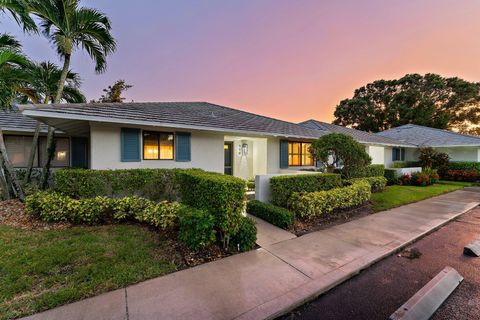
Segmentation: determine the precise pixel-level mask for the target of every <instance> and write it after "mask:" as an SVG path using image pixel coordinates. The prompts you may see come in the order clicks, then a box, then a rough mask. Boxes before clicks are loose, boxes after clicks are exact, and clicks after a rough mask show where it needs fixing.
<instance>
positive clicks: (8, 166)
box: [0, 129, 25, 201]
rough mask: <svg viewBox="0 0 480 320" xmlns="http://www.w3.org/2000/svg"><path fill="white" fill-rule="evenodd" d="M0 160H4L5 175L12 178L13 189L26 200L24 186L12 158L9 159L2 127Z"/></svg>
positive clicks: (0, 131)
mask: <svg viewBox="0 0 480 320" xmlns="http://www.w3.org/2000/svg"><path fill="white" fill-rule="evenodd" d="M0 162H3V167H4V169H5V175H6V176H7V177H8V180H10V183H11V185H12V189H13V191H14V192H15V193H16V196H17V197H18V198H19V199H20V200H21V201H23V200H25V194H24V193H23V190H22V187H21V186H20V184H19V183H18V180H17V175H16V173H15V169H14V168H13V166H12V163H11V162H10V160H8V155H7V148H6V147H5V141H4V140H3V131H2V129H0Z"/></svg>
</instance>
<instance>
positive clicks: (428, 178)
mask: <svg viewBox="0 0 480 320" xmlns="http://www.w3.org/2000/svg"><path fill="white" fill-rule="evenodd" d="M438 179H439V176H438V173H437V170H435V169H430V168H425V169H424V170H423V172H412V173H411V174H404V175H403V176H402V177H400V184H401V185H410V186H422V187H424V186H430V185H432V184H434V183H436V182H437V181H438Z"/></svg>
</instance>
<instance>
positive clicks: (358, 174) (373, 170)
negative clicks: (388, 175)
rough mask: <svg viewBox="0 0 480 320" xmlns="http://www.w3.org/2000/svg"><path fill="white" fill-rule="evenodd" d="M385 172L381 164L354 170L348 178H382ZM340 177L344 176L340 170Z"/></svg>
mask: <svg viewBox="0 0 480 320" xmlns="http://www.w3.org/2000/svg"><path fill="white" fill-rule="evenodd" d="M384 170H385V166H384V165H383V164H371V165H368V166H365V167H360V168H356V169H355V170H352V171H351V172H350V178H367V177H382V176H383V173H384ZM341 172H342V176H345V177H346V175H345V174H344V173H343V169H342V170H341Z"/></svg>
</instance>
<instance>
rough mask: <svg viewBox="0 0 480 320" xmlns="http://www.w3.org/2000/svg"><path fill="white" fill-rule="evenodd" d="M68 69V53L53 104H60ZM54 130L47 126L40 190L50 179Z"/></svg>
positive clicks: (53, 152)
mask: <svg viewBox="0 0 480 320" xmlns="http://www.w3.org/2000/svg"><path fill="white" fill-rule="evenodd" d="M68 68H70V53H66V54H65V60H64V61H63V69H62V74H61V75H60V80H59V82H58V90H57V94H56V95H55V100H54V101H53V103H60V101H61V99H62V94H63V87H64V86H65V80H66V79H67V74H68ZM54 132H55V129H54V128H52V127H51V126H48V134H47V153H46V154H47V161H46V162H45V166H44V167H43V179H42V183H41V185H42V188H44V189H45V188H47V186H48V179H49V178H50V165H51V163H52V160H53V157H54V156H55V143H53V142H54V140H53V134H54Z"/></svg>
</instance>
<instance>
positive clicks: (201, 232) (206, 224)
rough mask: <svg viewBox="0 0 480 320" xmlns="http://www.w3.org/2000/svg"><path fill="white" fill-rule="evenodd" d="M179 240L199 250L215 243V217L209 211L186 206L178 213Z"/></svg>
mask: <svg viewBox="0 0 480 320" xmlns="http://www.w3.org/2000/svg"><path fill="white" fill-rule="evenodd" d="M178 221H179V226H180V230H179V233H178V238H179V240H180V241H182V242H183V243H185V244H186V245H187V246H188V247H189V248H191V249H193V250H198V249H200V248H202V247H205V246H208V245H210V244H212V243H214V242H215V240H216V237H215V217H214V216H213V215H212V214H211V213H210V212H209V211H208V210H200V209H195V208H192V207H187V206H184V207H183V208H182V209H181V210H180V212H179V213H178Z"/></svg>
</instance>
